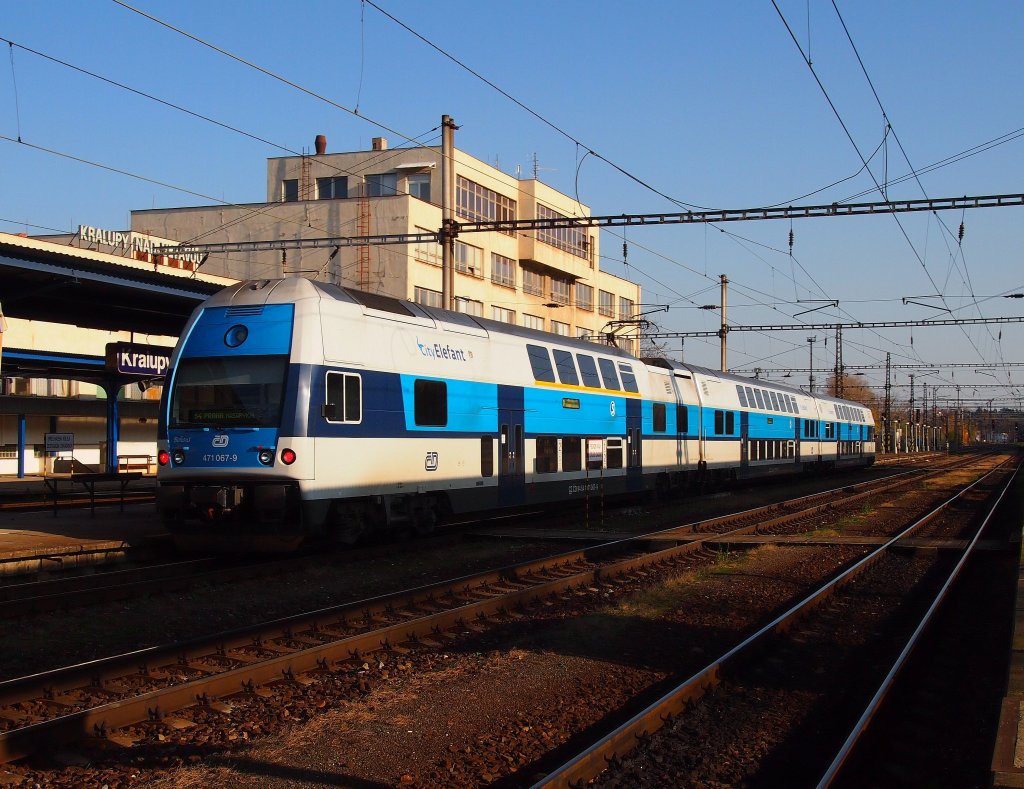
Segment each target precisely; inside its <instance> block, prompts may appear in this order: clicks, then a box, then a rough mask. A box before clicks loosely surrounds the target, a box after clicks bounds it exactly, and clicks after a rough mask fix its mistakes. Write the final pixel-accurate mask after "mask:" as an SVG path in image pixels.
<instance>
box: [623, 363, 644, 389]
mask: <svg viewBox="0 0 1024 789" xmlns="http://www.w3.org/2000/svg"><path fill="white" fill-rule="evenodd" d="M619 372H620V373H621V374H622V388H623V389H625V390H626V391H627V392H639V391H640V389H639V388H638V387H637V385H636V376H634V375H633V368H632V367H630V366H629V365H628V364H626V363H625V362H619Z"/></svg>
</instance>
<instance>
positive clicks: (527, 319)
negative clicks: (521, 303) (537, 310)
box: [523, 312, 544, 331]
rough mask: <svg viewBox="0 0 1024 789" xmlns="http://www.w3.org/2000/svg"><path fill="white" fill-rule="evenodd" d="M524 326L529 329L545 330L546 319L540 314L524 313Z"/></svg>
mask: <svg viewBox="0 0 1024 789" xmlns="http://www.w3.org/2000/svg"><path fill="white" fill-rule="evenodd" d="M523 326H525V327H526V328H527V329H536V330H537V331H544V319H543V318H542V317H540V316H539V315H527V314H526V313H525V312H524V313H523Z"/></svg>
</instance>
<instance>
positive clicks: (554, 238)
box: [537, 203, 589, 259]
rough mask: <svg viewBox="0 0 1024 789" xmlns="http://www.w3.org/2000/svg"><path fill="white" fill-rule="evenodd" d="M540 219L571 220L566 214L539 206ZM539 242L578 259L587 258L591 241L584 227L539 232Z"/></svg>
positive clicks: (550, 229) (553, 228)
mask: <svg viewBox="0 0 1024 789" xmlns="http://www.w3.org/2000/svg"><path fill="white" fill-rule="evenodd" d="M537 218H538V219H569V217H567V216H566V215H565V214H560V213H558V211H555V210H554V209H553V208H548V207H547V206H545V205H540V204H539V203H538V204H537ZM537 240H538V241H543V242H544V243H545V244H550V245H551V246H553V247H555V248H556V249H560V250H562V251H563V252H568V253H569V254H570V255H575V256H576V257H578V258H584V259H585V258H586V257H587V245H588V243H589V240H588V238H587V232H586V229H585V228H582V227H550V228H543V229H541V230H538V231H537Z"/></svg>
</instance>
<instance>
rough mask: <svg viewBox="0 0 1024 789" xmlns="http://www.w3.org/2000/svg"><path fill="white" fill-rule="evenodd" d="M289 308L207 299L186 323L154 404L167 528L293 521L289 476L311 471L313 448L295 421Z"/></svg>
mask: <svg viewBox="0 0 1024 789" xmlns="http://www.w3.org/2000/svg"><path fill="white" fill-rule="evenodd" d="M294 313H295V305H294V304H255V305H250V304H247V305H244V306H208V307H205V308H203V309H202V311H201V313H200V314H199V315H198V317H197V319H196V320H195V321H194V323H193V324H192V325H191V327H190V328H189V330H188V332H187V334H186V337H185V339H184V340H183V342H182V343H181V346H180V348H179V350H178V353H177V354H176V358H175V360H174V363H173V369H172V372H171V376H170V381H169V385H168V387H167V393H166V400H165V403H164V404H163V405H162V408H161V426H160V433H161V440H162V443H163V446H162V447H161V450H160V455H159V461H160V465H159V469H158V483H159V484H158V488H157V508H158V511H159V513H160V515H161V517H162V519H163V520H164V521H165V522H166V523H167V524H168V526H169V527H170V528H172V530H175V531H189V530H193V531H207V532H209V531H222V532H228V533H230V532H234V531H241V530H244V531H259V530H260V529H261V527H262V528H265V529H266V530H275V531H276V530H278V529H280V527H281V525H282V524H290V525H291V526H292V527H293V528H298V527H300V526H301V516H300V506H299V499H300V496H299V489H298V479H299V478H304V477H312V473H313V469H312V467H311V464H312V462H313V455H312V452H311V451H309V449H310V447H309V446H308V443H309V442H308V439H306V438H304V437H303V436H302V435H301V432H302V431H301V429H297V427H296V425H297V423H298V421H299V420H297V419H296V417H295V415H296V413H301V412H302V410H303V408H304V406H303V404H299V403H297V398H298V397H299V396H300V394H301V392H302V391H303V387H302V386H300V382H299V381H298V380H297V378H298V377H299V376H300V375H301V368H300V367H299V366H298V365H292V364H290V352H291V346H292V334H293V323H294ZM289 436H291V437H289Z"/></svg>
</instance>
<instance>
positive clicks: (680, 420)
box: [676, 405, 690, 433]
mask: <svg viewBox="0 0 1024 789" xmlns="http://www.w3.org/2000/svg"><path fill="white" fill-rule="evenodd" d="M689 430H690V411H689V409H687V407H686V406H685V405H677V406H676V431H677V432H679V433H687V432H689Z"/></svg>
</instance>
